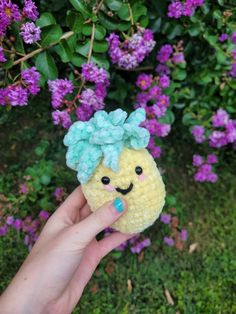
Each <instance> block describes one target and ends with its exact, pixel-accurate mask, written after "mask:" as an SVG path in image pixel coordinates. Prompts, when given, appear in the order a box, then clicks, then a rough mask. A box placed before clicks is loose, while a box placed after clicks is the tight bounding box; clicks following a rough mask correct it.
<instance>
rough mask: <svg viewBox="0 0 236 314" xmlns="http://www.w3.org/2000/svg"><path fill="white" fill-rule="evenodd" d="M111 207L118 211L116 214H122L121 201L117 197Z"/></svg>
mask: <svg viewBox="0 0 236 314" xmlns="http://www.w3.org/2000/svg"><path fill="white" fill-rule="evenodd" d="M113 205H114V207H115V209H116V210H117V211H118V213H122V212H123V210H124V206H123V203H122V200H121V199H120V198H119V197H117V198H116V199H115V200H114V202H113Z"/></svg>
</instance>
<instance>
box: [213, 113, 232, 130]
mask: <svg viewBox="0 0 236 314" xmlns="http://www.w3.org/2000/svg"><path fill="white" fill-rule="evenodd" d="M228 122H229V115H228V113H227V112H226V111H225V110H224V109H221V108H220V109H218V110H217V112H216V113H215V114H214V115H213V116H212V125H213V126H214V127H215V128H217V127H223V126H225V125H227V123H228Z"/></svg>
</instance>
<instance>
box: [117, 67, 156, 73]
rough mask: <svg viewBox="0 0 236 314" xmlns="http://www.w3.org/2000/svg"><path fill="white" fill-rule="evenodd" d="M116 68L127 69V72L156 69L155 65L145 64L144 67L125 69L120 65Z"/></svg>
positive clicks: (119, 69)
mask: <svg viewBox="0 0 236 314" xmlns="http://www.w3.org/2000/svg"><path fill="white" fill-rule="evenodd" d="M115 69H116V70H118V71H127V72H138V71H151V70H153V69H154V67H153V66H143V67H138V68H134V69H123V68H119V67H115Z"/></svg>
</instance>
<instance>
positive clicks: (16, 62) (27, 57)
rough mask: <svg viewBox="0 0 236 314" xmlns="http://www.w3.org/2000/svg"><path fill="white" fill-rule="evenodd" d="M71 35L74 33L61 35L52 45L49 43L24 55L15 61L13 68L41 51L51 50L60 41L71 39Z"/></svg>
mask: <svg viewBox="0 0 236 314" xmlns="http://www.w3.org/2000/svg"><path fill="white" fill-rule="evenodd" d="M72 35H74V32H72V31H70V32H67V33H65V34H63V35H62V36H61V37H60V38H59V40H57V41H55V42H54V43H51V44H50V45H49V46H48V47H41V48H39V49H36V50H34V51H32V52H30V53H28V54H27V55H25V56H24V57H23V58H20V59H18V60H16V61H15V62H14V63H13V66H14V65H17V64H19V63H21V62H24V61H26V60H28V59H30V58H32V57H33V56H35V55H37V54H39V53H40V52H42V51H44V50H46V49H49V48H51V47H53V46H55V45H57V44H58V43H59V42H60V41H61V40H62V39H67V38H69V37H71V36H72Z"/></svg>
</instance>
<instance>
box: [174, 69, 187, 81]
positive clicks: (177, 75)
mask: <svg viewBox="0 0 236 314" xmlns="http://www.w3.org/2000/svg"><path fill="white" fill-rule="evenodd" d="M186 76H187V73H186V71H185V70H182V69H178V68H177V69H175V70H174V71H173V72H172V77H173V79H174V80H177V81H183V80H185V79H186Z"/></svg>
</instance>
